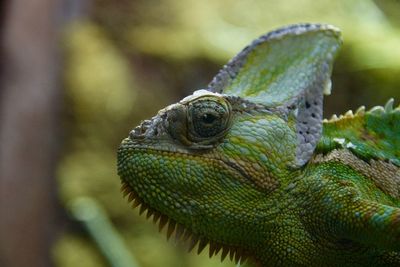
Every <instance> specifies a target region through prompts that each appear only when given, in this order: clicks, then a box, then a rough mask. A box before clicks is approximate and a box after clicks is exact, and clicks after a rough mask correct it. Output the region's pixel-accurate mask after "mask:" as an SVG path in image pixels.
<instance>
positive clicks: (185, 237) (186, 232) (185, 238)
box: [182, 231, 192, 242]
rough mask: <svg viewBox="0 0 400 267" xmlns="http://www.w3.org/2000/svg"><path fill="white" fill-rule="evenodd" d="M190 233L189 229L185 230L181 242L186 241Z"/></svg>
mask: <svg viewBox="0 0 400 267" xmlns="http://www.w3.org/2000/svg"><path fill="white" fill-rule="evenodd" d="M191 235H192V234H191V233H190V231H185V234H184V235H183V239H182V240H183V242H186V241H187V240H188V239H189V237H191Z"/></svg>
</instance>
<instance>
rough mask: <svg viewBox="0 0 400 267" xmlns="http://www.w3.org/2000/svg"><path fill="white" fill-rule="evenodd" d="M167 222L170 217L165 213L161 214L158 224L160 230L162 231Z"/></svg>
mask: <svg viewBox="0 0 400 267" xmlns="http://www.w3.org/2000/svg"><path fill="white" fill-rule="evenodd" d="M167 222H168V217H167V216H165V215H161V220H160V224H159V225H158V231H160V232H161V230H162V229H163V228H164V226H165V225H166V224H167Z"/></svg>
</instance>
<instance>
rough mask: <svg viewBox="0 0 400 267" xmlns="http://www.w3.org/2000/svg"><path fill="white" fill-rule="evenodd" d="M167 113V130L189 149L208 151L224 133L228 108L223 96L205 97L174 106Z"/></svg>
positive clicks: (229, 120)
mask: <svg viewBox="0 0 400 267" xmlns="http://www.w3.org/2000/svg"><path fill="white" fill-rule="evenodd" d="M169 113H170V114H168V119H167V120H168V127H167V129H168V131H169V133H170V135H171V136H172V137H173V138H174V139H176V140H178V141H180V142H181V143H182V144H184V145H186V146H189V147H191V148H210V147H212V146H213V145H214V144H216V143H217V142H218V141H220V140H221V138H222V137H223V136H224V135H225V134H226V132H227V131H228V130H229V127H230V122H231V106H230V104H229V102H228V101H227V100H225V99H224V98H222V97H213V96H204V97H200V98H196V99H194V100H192V101H187V102H185V103H182V104H179V105H177V106H176V107H175V108H174V109H172V110H170V111H169Z"/></svg>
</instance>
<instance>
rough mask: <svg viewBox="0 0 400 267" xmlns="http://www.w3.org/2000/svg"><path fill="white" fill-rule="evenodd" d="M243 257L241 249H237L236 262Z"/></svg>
mask: <svg viewBox="0 0 400 267" xmlns="http://www.w3.org/2000/svg"><path fill="white" fill-rule="evenodd" d="M241 258H242V252H241V251H240V250H239V249H236V254H235V263H236V264H238V263H239V261H240V259H241Z"/></svg>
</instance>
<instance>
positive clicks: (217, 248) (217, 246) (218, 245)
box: [214, 244, 222, 255]
mask: <svg viewBox="0 0 400 267" xmlns="http://www.w3.org/2000/svg"><path fill="white" fill-rule="evenodd" d="M221 248H222V245H220V244H215V252H214V254H215V255H217V254H218V253H219V252H220V251H221Z"/></svg>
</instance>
